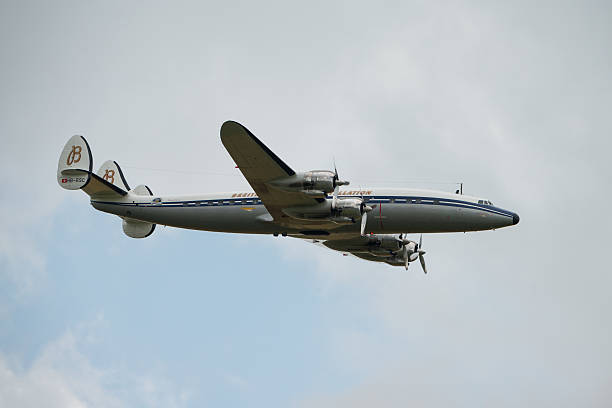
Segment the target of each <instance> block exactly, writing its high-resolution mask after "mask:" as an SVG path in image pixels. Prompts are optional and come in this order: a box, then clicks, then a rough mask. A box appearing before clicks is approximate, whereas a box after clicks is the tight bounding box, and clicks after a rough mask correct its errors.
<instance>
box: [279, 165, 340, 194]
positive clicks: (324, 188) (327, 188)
mask: <svg viewBox="0 0 612 408" xmlns="http://www.w3.org/2000/svg"><path fill="white" fill-rule="evenodd" d="M267 184H269V185H271V186H272V187H275V188H277V189H279V190H283V191H289V192H300V193H304V194H307V195H310V196H313V197H324V196H325V195H327V194H331V193H332V192H333V191H334V188H335V187H336V186H342V185H346V184H348V182H347V181H340V180H338V176H337V175H336V173H334V172H332V171H329V170H312V171H307V172H304V173H297V174H295V175H293V176H290V177H283V178H280V179H276V180H273V181H270V182H268V183H267Z"/></svg>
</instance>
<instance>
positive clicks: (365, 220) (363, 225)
mask: <svg viewBox="0 0 612 408" xmlns="http://www.w3.org/2000/svg"><path fill="white" fill-rule="evenodd" d="M367 223H368V213H367V212H364V213H363V215H362V216H361V236H364V235H365V228H366V224H367Z"/></svg>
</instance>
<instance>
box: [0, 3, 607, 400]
mask: <svg viewBox="0 0 612 408" xmlns="http://www.w3.org/2000/svg"><path fill="white" fill-rule="evenodd" d="M611 19H612V7H610V4H609V2H603V1H602V2H597V1H587V2H565V1H555V2H552V1H551V2H546V1H536V2H533V1H530V2H523V1H516V2H477V1H473V2H465V1H464V2H428V1H401V2H386V1H385V2H379V3H372V2H361V1H357V2H318V1H313V2H300V3H298V2H242V1H235V2H230V3H228V2H226V3H223V4H222V3H214V2H198V1H193V2H189V1H173V2H160V1H150V2H136V1H132V2H125V1H112V0H111V1H103V2H102V1H100V2H98V1H89V2H82V1H55V2H38V1H19V2H17V1H3V2H1V3H0V51H1V56H2V64H1V65H0V88H1V89H2V92H1V93H0V118H1V120H0V137H1V138H2V148H1V149H0V159H1V160H0V173H1V174H3V175H4V177H3V182H2V186H3V188H2V189H1V190H0V198H1V201H0V406H2V407H4V406H7V407H8V406H11V407H39V406H46V407H132V406H151V407H155V406H164V407H196V406H197V407H202V406H215V407H216V406H225V407H238V406H252V407H264V406H265V407H269V406H293V407H315V406H316V407H332V406H333V407H337V406H351V407H366V406H367V407H370V406H372V405H383V406H387V407H405V406H421V407H474V406H500V407H506V406H507V407H515V406H539V407H574V406H584V407H608V406H610V404H611V403H612V318H611V316H610V311H611V309H612V301H611V300H610V299H611V297H610V287H612V275H611V274H610V268H609V266H606V265H608V259H607V251H608V250H609V248H608V247H609V244H610V239H609V236H608V231H609V230H610V229H611V228H612V222H611V219H610V217H609V216H608V215H607V213H608V202H609V201H610V199H611V198H612V194H611V193H610V189H609V186H610V184H611V182H612V177H611V176H612V166H611V165H610V159H609V152H610V150H611V149H612V142H611V141H610V140H611V139H610V134H612V124H611V123H612V122H610V106H612V74H611V72H612V51H611V50H612V29H611V28H610V24H609V22H610V21H611ZM226 120H236V121H239V122H241V123H243V124H244V125H245V126H247V127H248V128H249V129H250V130H251V131H252V132H253V133H254V134H255V135H257V136H258V137H259V138H260V139H261V140H262V141H264V143H266V144H267V145H268V146H269V147H270V148H271V149H272V150H273V151H274V152H275V153H276V154H277V155H279V156H280V157H281V158H282V159H283V160H284V161H286V162H287V163H288V164H289V165H290V166H291V167H292V168H294V169H296V170H311V169H329V168H332V167H333V162H334V161H335V162H336V164H337V166H338V170H339V172H340V175H341V177H342V178H343V179H348V180H350V181H351V185H353V186H363V187H364V188H365V187H374V186H378V187H395V188H399V187H414V188H436V189H440V190H444V191H454V190H455V188H456V185H455V184H453V183H456V182H463V183H464V192H465V193H466V194H472V195H476V196H479V197H485V198H487V199H489V200H491V201H493V202H494V203H495V204H496V205H498V206H500V207H502V208H506V209H509V210H512V211H516V212H517V213H518V214H519V215H520V216H521V222H520V223H519V224H518V225H516V226H514V227H512V228H505V229H501V230H497V231H486V232H475V233H468V234H426V235H425V236H424V237H423V241H424V247H425V249H426V250H427V262H428V269H429V272H430V273H429V274H428V275H424V274H422V272H421V271H420V269H419V268H418V266H415V265H412V266H411V268H410V269H409V270H408V271H405V270H404V269H403V268H398V267H395V268H394V267H391V266H388V265H381V264H375V263H369V262H365V261H362V260H359V259H356V258H354V257H343V256H342V255H341V254H340V253H337V252H333V251H329V250H326V249H324V248H320V247H317V246H315V245H312V244H310V243H308V242H303V241H299V240H296V239H292V238H281V237H278V238H274V237H271V236H249V235H233V234H227V235H225V234H221V233H212V232H197V231H184V230H178V229H173V228H170V227H168V228H163V227H161V228H158V229H156V231H155V233H154V234H153V235H152V236H150V237H148V238H147V239H143V240H135V239H131V238H128V237H126V236H125V235H124V234H123V232H122V230H121V221H120V219H118V218H117V217H115V216H112V215H109V214H104V213H100V212H97V211H95V210H94V209H93V208H92V207H91V206H90V205H89V203H88V201H89V197H88V196H86V195H85V194H83V193H82V192H78V191H77V192H71V191H65V190H63V189H61V188H60V187H59V186H58V185H57V182H56V180H55V172H56V168H57V160H58V157H59V154H60V152H61V149H62V147H63V145H64V143H65V142H66V140H67V139H68V138H69V137H71V136H72V135H74V134H82V135H84V136H85V137H86V138H87V140H88V142H89V144H90V146H91V148H92V151H93V157H94V166H99V165H100V164H102V163H103V162H104V161H105V160H107V159H112V160H116V161H117V162H118V163H119V164H120V165H121V166H122V168H123V170H124V172H125V175H126V178H127V180H128V182H129V183H130V184H131V185H137V184H147V185H148V186H150V188H151V189H152V190H153V192H154V193H160V194H181V193H207V192H215V191H237V190H244V191H248V190H249V188H248V184H247V183H246V181H245V180H244V179H243V178H242V176H241V175H240V173H239V172H238V171H237V170H236V169H235V168H234V163H233V162H232V160H231V158H230V156H229V154H228V153H227V152H226V151H225V149H224V148H223V146H222V144H221V141H220V139H219V129H220V126H221V124H222V123H223V122H224V121H226ZM414 238H418V237H417V236H415V237H414Z"/></svg>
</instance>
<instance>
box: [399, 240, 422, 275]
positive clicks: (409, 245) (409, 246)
mask: <svg viewBox="0 0 612 408" xmlns="http://www.w3.org/2000/svg"><path fill="white" fill-rule="evenodd" d="M399 240H400V241H401V244H402V247H403V248H402V255H403V256H404V261H405V262H406V266H405V267H406V270H408V264H409V263H410V262H414V261H416V260H417V258H419V261H420V262H421V267H422V268H423V272H425V273H427V267H426V266H425V257H424V255H425V254H426V253H427V252H426V251H425V250H423V248H422V247H423V234H421V237H420V238H419V243H418V244H417V243H415V242H413V241H410V240H409V239H407V238H405V235H404V234H400V235H399Z"/></svg>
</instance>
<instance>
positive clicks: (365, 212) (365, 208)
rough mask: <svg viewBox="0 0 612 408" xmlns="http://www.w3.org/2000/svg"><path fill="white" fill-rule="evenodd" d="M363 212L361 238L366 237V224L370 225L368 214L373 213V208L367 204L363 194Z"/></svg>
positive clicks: (360, 207)
mask: <svg viewBox="0 0 612 408" xmlns="http://www.w3.org/2000/svg"><path fill="white" fill-rule="evenodd" d="M359 210H360V211H361V236H362V237H363V236H364V235H365V228H366V224H367V223H368V213H369V212H370V211H372V207H370V206H369V205H367V204H366V202H365V198H363V194H362V195H361V204H360V205H359Z"/></svg>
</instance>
